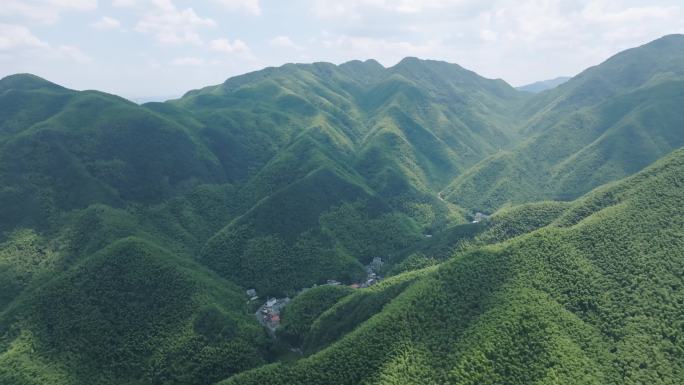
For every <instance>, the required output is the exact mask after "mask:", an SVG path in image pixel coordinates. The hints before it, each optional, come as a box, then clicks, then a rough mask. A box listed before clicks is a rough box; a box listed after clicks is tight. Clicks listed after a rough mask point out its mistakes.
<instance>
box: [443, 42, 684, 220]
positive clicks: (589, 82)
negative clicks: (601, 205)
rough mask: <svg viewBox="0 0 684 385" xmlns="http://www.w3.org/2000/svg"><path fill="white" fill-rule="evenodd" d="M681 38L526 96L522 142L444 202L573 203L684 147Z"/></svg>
mask: <svg viewBox="0 0 684 385" xmlns="http://www.w3.org/2000/svg"><path fill="white" fill-rule="evenodd" d="M683 69H684V36H682V35H671V36H666V37H663V38H661V39H658V40H656V41H654V42H651V43H649V44H646V45H644V46H642V47H638V48H634V49H631V50H627V51H624V52H622V53H620V54H618V55H615V56H614V57H612V58H610V59H608V60H607V61H606V62H604V63H602V64H600V65H598V66H596V67H592V68H590V69H588V70H586V71H584V72H582V73H581V74H579V75H577V76H576V77H574V78H573V79H571V80H569V81H568V82H567V83H565V84H563V85H561V86H559V87H557V88H555V89H553V90H551V91H548V92H544V93H541V94H539V95H538V96H536V97H535V98H532V99H531V100H530V101H529V102H528V103H527V106H526V107H525V109H524V110H525V111H526V112H525V114H527V115H528V116H529V118H528V119H527V120H526V122H525V123H523V124H522V126H521V127H522V131H523V132H524V133H526V134H527V135H530V136H529V139H527V140H525V141H524V142H523V143H521V144H520V145H519V146H517V147H515V148H514V149H512V150H511V151H502V152H500V153H497V154H495V155H493V156H491V157H489V158H487V159H485V160H484V161H482V162H480V163H479V164H477V165H476V166H475V167H473V168H471V169H470V170H468V171H466V172H465V173H463V174H462V175H460V176H459V177H458V178H456V179H455V180H454V182H452V184H451V185H450V186H449V187H448V188H447V189H446V194H445V195H446V197H447V199H448V200H449V201H451V202H454V203H455V204H458V205H461V206H463V207H466V208H470V209H473V210H480V211H486V212H493V211H495V210H496V209H497V208H499V207H501V206H503V205H505V204H507V203H512V204H520V203H525V202H531V201H536V200H545V199H562V200H568V199H574V198H576V197H578V196H580V195H582V194H584V193H586V192H588V191H589V190H591V189H593V188H595V187H597V186H600V185H602V184H604V183H607V182H610V181H613V180H616V179H620V178H623V177H625V176H628V175H631V174H633V173H635V172H637V171H639V170H641V169H642V168H644V167H646V166H647V165H649V164H651V163H652V162H654V161H655V160H656V159H658V158H660V157H661V156H663V155H665V154H667V153H669V152H670V151H672V150H674V149H676V148H679V147H680V146H682V145H684V135H682V127H684V115H682V113H681V109H679V108H677V107H675V106H678V105H681V104H682V102H683V99H682V97H683V96H684V83H682V82H681V80H682V78H683V76H684V70H683Z"/></svg>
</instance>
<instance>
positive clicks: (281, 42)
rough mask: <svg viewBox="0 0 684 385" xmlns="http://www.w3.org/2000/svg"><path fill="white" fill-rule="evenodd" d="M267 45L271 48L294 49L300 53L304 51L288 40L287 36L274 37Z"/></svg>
mask: <svg viewBox="0 0 684 385" xmlns="http://www.w3.org/2000/svg"><path fill="white" fill-rule="evenodd" d="M268 43H269V44H270V45H271V46H273V47H280V48H289V49H294V50H296V51H302V50H304V47H302V46H300V45H298V44H295V42H294V41H292V39H290V37H289V36H284V35H281V36H276V37H274V38H273V39H271V40H269V41H268Z"/></svg>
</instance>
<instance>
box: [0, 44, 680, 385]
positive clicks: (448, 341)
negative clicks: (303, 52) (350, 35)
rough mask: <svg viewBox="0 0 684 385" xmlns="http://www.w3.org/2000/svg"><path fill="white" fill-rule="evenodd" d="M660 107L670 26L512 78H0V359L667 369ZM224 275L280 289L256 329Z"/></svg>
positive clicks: (417, 70)
mask: <svg viewBox="0 0 684 385" xmlns="http://www.w3.org/2000/svg"><path fill="white" fill-rule="evenodd" d="M542 91H543V92H542ZM682 105H684V36H682V35H669V36H665V37H663V38H661V39H658V40H656V41H653V42H651V43H649V44H646V45H644V46H641V47H637V48H634V49H630V50H627V51H624V52H622V53H619V54H617V55H615V56H614V57H612V58H610V59H608V60H607V61H605V62H604V63H601V64H599V65H597V66H595V67H591V68H589V69H587V70H585V71H584V72H582V73H580V74H579V75H577V76H575V77H573V78H571V79H565V78H558V79H553V80H550V81H545V82H538V83H534V84H532V85H529V86H524V87H519V88H518V89H516V88H513V87H512V86H510V85H509V84H507V83H506V82H504V81H502V80H492V79H487V78H484V77H481V76H479V75H478V74H476V73H474V72H472V71H469V70H467V69H464V68H462V67H460V66H458V65H456V64H449V63H445V62H439V61H432V60H419V59H416V58H410V57H409V58H406V59H404V60H402V61H401V62H399V63H398V64H396V65H395V66H393V67H389V68H386V67H383V66H382V65H381V64H379V63H378V62H376V61H374V60H367V61H351V62H348V63H344V64H341V65H333V64H330V63H313V64H287V65H284V66H282V67H277V68H266V69H263V70H261V71H256V72H252V73H248V74H245V75H241V76H237V77H233V78H230V79H228V80H226V81H225V82H224V83H223V84H219V85H214V86H208V87H205V88H202V89H199V90H192V91H189V92H187V93H186V94H185V95H183V96H182V97H180V98H178V99H174V100H169V101H166V102H163V103H161V102H151V103H145V104H142V105H138V104H136V103H133V102H130V101H128V100H126V99H123V98H120V97H118V96H115V95H110V94H106V93H102V92H98V91H74V90H70V89H67V88H64V87H62V86H59V85H57V84H54V83H51V82H49V81H47V80H45V79H41V78H39V77H36V76H34V75H30V74H17V75H12V76H8V77H5V78H3V79H1V80H0V212H2V215H0V383H2V384H8V385H19V384H22V385H24V384H48V383H49V384H56V385H62V384H64V385H66V384H70V385H71V384H77V385H81V384H83V385H85V384H137V385H148V384H150V385H151V384H212V383H217V382H219V381H222V380H225V382H222V383H224V384H264V383H281V384H331V383H336V384H361V383H363V384H403V383H424V384H443V383H457V384H499V383H506V384H531V383H539V384H542V383H567V384H583V383H586V384H622V383H654V384H655V383H659V384H675V383H680V382H682V381H684V377H683V375H682V373H684V354H682V349H681V346H682V344H681V341H683V340H684V329H683V328H682V327H681V326H682V325H681V319H683V317H684V314H682V312H681V309H682V306H681V304H682V303H684V291H683V288H684V282H683V277H684V242H683V241H682V240H683V239H684V233H683V232H682V229H683V228H684V215H682V212H681V207H683V205H684V189H683V188H682V187H683V186H682V180H684V153H683V152H682V151H683V150H682V149H680V147H682V146H684V110H682V108H681V106H682ZM478 212H480V213H484V214H493V215H492V216H491V218H489V219H486V220H483V221H481V222H479V223H471V222H472V219H473V217H474V216H475V215H476V213H478ZM479 217H481V215H478V218H479ZM376 257H380V258H382V261H383V262H384V264H383V271H382V272H381V275H383V276H384V277H385V279H384V280H382V281H381V282H380V283H378V284H376V285H374V286H371V287H369V288H363V289H354V290H352V289H346V288H341V289H340V290H338V289H315V290H314V289H312V290H313V291H310V292H307V293H308V294H307V295H298V293H299V292H300V290H302V289H305V288H311V287H314V286H317V285H323V284H325V283H326V282H327V281H328V280H335V281H340V282H342V284H344V285H350V284H352V283H357V282H360V281H361V280H363V279H364V278H365V277H366V274H367V271H366V267H365V266H366V265H368V264H369V263H370V262H371V261H373V259H374V258H376ZM248 289H255V290H256V292H257V294H258V296H259V297H260V300H265V299H266V298H267V297H272V296H277V297H284V296H289V297H294V300H293V301H292V304H291V305H288V307H289V309H291V310H290V314H289V315H288V307H286V308H285V310H284V312H283V314H282V317H283V325H284V328H283V330H282V331H281V332H278V333H277V335H279V336H280V337H281V338H278V339H275V340H273V339H271V338H270V337H269V336H268V334H267V333H266V331H265V330H264V329H263V328H262V327H261V326H260V325H259V323H258V322H257V320H256V318H255V316H254V312H255V311H256V307H255V305H258V304H255V303H254V302H249V298H248V297H247V296H246V294H245V291H246V290H248ZM300 353H301V354H300ZM267 364H272V365H267Z"/></svg>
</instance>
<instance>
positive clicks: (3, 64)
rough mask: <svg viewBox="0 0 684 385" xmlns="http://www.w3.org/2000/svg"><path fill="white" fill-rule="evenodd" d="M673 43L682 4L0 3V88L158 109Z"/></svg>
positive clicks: (546, 75)
mask: <svg viewBox="0 0 684 385" xmlns="http://www.w3.org/2000/svg"><path fill="white" fill-rule="evenodd" d="M671 33H684V0H652V1H643V0H642V1H634V0H596V1H588V0H491V1H486V0H420V1H419V0H316V1H314V0H205V1H189V0H0V77H3V76H6V75H9V74H13V73H23V72H29V73H33V74H36V75H38V76H41V77H44V78H46V79H48V80H50V81H53V82H56V83H59V84H62V85H64V86H66V87H69V88H74V89H98V90H101V91H106V92H110V93H114V94H118V95H121V96H124V97H127V98H131V99H137V100H143V99H150V100H154V99H160V100H161V99H165V98H171V97H177V96H180V95H182V94H183V93H185V92H186V91H188V90H190V89H196V88H200V87H203V86H206V85H213V84H218V83H221V82H223V81H224V80H225V79H227V78H229V77H231V76H235V75H239V74H242V73H245V72H249V71H254V70H258V69H261V68H264V67H268V66H279V65H282V64H285V63H291V62H294V63H308V62H315V61H327V62H332V63H336V64H339V63H343V62H345V61H348V60H353V59H362V60H364V59H370V58H373V59H376V60H378V61H379V62H380V63H382V64H383V65H385V66H392V65H394V64H396V63H397V62H398V61H399V60H401V59H402V58H403V57H406V56H417V57H420V58H424V59H436V60H444V61H448V62H451V63H458V64H460V65H461V66H463V67H466V68H468V69H471V70H473V71H475V72H477V73H479V74H480V75H482V76H485V77H488V78H502V79H504V80H506V81H507V82H509V83H510V84H512V85H514V86H517V85H522V84H526V83H530V82H534V81H537V80H544V79H550V78H554V77H557V76H571V75H575V74H577V73H579V72H581V71H582V70H583V69H585V68H587V67H589V66H592V65H596V64H599V63H600V62H602V61H603V60H605V59H607V58H608V57H610V56H611V55H613V54H615V53H617V52H619V51H621V50H624V49H627V48H630V47H634V46H638V45H641V44H644V43H647V42H649V41H651V40H654V39H656V38H658V37H661V36H663V35H667V34H671Z"/></svg>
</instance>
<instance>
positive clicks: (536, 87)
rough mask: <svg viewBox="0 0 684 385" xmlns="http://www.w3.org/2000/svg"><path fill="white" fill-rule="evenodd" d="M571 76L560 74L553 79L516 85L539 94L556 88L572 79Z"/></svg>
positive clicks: (518, 88)
mask: <svg viewBox="0 0 684 385" xmlns="http://www.w3.org/2000/svg"><path fill="white" fill-rule="evenodd" d="M570 79H571V77H569V76H559V77H557V78H553V79H548V80H541V81H538V82H534V83H530V84H525V85H523V86H520V87H515V88H516V89H517V90H520V91H527V92H532V93H534V94H537V93H539V92H542V91H546V90H550V89H552V88H556V87H558V86H559V85H561V84H563V83H565V82H567V81H568V80H570Z"/></svg>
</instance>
